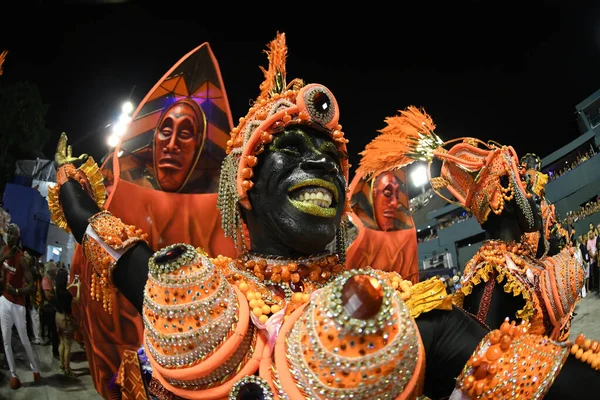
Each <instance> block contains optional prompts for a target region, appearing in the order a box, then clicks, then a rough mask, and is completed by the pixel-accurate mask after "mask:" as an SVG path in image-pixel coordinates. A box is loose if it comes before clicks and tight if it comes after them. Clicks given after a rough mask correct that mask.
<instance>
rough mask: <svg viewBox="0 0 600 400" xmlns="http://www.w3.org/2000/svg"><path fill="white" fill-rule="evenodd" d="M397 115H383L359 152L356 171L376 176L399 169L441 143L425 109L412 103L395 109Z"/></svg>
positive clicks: (424, 156) (427, 154)
mask: <svg viewBox="0 0 600 400" xmlns="http://www.w3.org/2000/svg"><path fill="white" fill-rule="evenodd" d="M399 112H400V115H396V116H393V117H387V118H386V119H385V123H386V124H387V126H386V127H385V128H383V129H381V130H380V131H379V132H380V133H381V134H380V135H379V136H377V137H376V138H375V139H373V141H371V143H369V144H368V145H367V147H365V150H364V151H362V152H361V153H359V154H360V155H361V156H362V158H361V160H360V164H359V167H358V169H357V171H356V172H357V173H362V174H363V176H366V175H369V174H372V175H373V176H377V175H379V174H381V173H382V172H385V171H390V170H394V169H399V168H402V167H404V166H406V165H408V164H410V163H412V162H414V161H416V160H419V159H430V157H431V155H430V153H432V152H433V150H435V149H436V148H438V147H439V146H441V144H442V142H441V140H440V139H439V138H438V137H437V136H436V135H435V134H434V133H433V131H434V130H435V124H434V123H433V120H432V119H431V117H430V116H429V115H427V113H425V110H423V109H418V108H417V107H414V106H409V107H407V109H406V110H404V111H399Z"/></svg>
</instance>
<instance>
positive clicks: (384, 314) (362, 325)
mask: <svg viewBox="0 0 600 400" xmlns="http://www.w3.org/2000/svg"><path fill="white" fill-rule="evenodd" d="M354 275H368V276H370V277H372V278H374V279H376V280H379V278H378V277H377V275H376V274H375V273H374V272H373V271H372V270H351V271H346V272H344V273H343V274H342V275H340V276H338V277H337V278H336V279H335V280H334V281H333V282H332V284H331V285H330V286H328V292H329V291H330V293H331V294H330V295H329V296H328V297H327V301H326V307H327V311H328V312H329V313H331V316H332V318H335V319H337V320H339V321H341V323H342V329H343V330H344V331H345V332H347V333H354V334H356V335H363V334H364V335H373V334H375V333H377V332H378V331H379V330H380V329H381V327H382V326H384V325H385V324H386V323H388V322H389V321H390V319H391V318H392V316H393V313H394V311H395V310H394V309H393V307H392V301H391V299H392V298H393V297H394V293H395V291H394V289H393V288H392V287H390V286H388V285H383V284H382V288H383V302H382V305H381V307H380V308H379V311H378V312H377V313H376V314H375V315H374V316H373V317H372V318H369V319H358V318H353V317H352V316H351V315H349V314H348V313H347V312H346V310H345V307H344V302H343V300H342V297H343V290H342V289H343V287H344V284H345V283H346V281H347V280H348V279H350V278H351V277H352V276H354Z"/></svg>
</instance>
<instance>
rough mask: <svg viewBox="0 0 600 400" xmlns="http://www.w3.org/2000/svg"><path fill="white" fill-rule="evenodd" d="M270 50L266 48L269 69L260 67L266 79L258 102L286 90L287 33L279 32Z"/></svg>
mask: <svg viewBox="0 0 600 400" xmlns="http://www.w3.org/2000/svg"><path fill="white" fill-rule="evenodd" d="M268 48H269V50H265V53H267V56H268V58H269V69H268V70H265V69H264V67H262V66H261V67H260V70H261V71H262V72H263V74H264V75H265V80H264V82H263V83H261V84H260V95H259V96H258V98H257V99H256V101H257V102H259V101H261V100H266V99H269V98H270V97H271V96H273V95H274V94H276V93H282V92H283V91H284V90H285V87H286V82H285V75H286V69H285V62H286V59H287V52H288V48H287V45H286V43H285V33H279V32H277V36H276V37H275V39H273V40H272V41H271V43H269V46H268Z"/></svg>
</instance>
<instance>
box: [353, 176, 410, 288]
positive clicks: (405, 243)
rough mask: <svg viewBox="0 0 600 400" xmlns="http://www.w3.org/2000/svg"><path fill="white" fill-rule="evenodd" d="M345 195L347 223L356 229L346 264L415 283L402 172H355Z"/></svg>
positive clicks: (404, 178) (406, 198)
mask: <svg viewBox="0 0 600 400" xmlns="http://www.w3.org/2000/svg"><path fill="white" fill-rule="evenodd" d="M349 196H350V199H349V202H350V206H351V207H352V210H351V211H349V214H348V216H349V220H350V221H349V223H352V224H354V225H356V229H357V231H358V232H357V235H356V237H355V238H354V240H352V241H351V243H350V244H349V247H348V250H347V263H348V265H352V266H353V268H364V267H371V268H375V269H381V270H384V271H393V272H397V273H398V274H400V276H402V278H403V279H406V280H409V281H411V282H412V283H417V282H419V259H418V257H417V255H418V247H417V232H416V229H415V224H414V221H413V219H412V216H411V215H410V206H409V203H408V200H409V199H408V193H407V186H406V172H405V171H404V170H402V169H399V170H395V171H382V172H381V173H380V174H379V175H377V176H370V177H369V178H368V179H366V178H365V177H363V176H362V175H360V174H356V175H355V176H354V178H353V179H352V182H351V184H350V190H349Z"/></svg>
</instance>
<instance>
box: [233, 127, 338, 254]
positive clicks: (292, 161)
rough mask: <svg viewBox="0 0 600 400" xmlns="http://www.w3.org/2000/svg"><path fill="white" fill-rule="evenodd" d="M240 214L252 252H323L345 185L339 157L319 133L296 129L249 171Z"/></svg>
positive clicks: (277, 139)
mask: <svg viewBox="0 0 600 400" xmlns="http://www.w3.org/2000/svg"><path fill="white" fill-rule="evenodd" d="M254 177H255V178H254V187H253V188H252V189H251V190H250V191H249V192H248V195H249V200H250V204H251V205H252V210H244V212H245V217H246V222H247V224H248V230H249V232H250V239H251V247H252V250H253V251H255V252H258V253H263V254H270V255H282V256H293V255H309V254H316V253H320V252H323V251H324V250H325V247H326V246H327V245H328V244H329V243H330V242H331V241H332V240H333V239H334V238H335V234H336V229H337V227H338V226H339V224H340V220H341V216H342V212H343V210H344V203H345V202H344V199H345V186H346V182H345V179H344V176H343V174H342V171H341V168H340V154H339V152H338V150H337V147H336V146H335V144H334V142H333V141H332V140H331V139H330V138H329V137H328V136H327V135H326V134H324V133H321V132H320V131H318V130H316V129H314V128H310V127H306V126H301V125H296V126H294V127H291V128H289V129H286V130H285V131H284V132H282V133H279V134H277V135H276V136H275V138H274V140H273V142H272V143H270V144H269V146H267V148H266V149H265V151H264V153H263V154H261V155H259V156H258V164H257V166H256V167H255V168H254Z"/></svg>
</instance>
